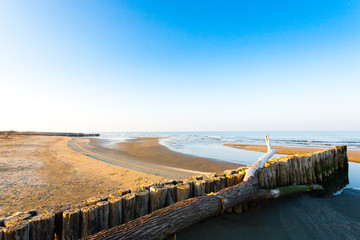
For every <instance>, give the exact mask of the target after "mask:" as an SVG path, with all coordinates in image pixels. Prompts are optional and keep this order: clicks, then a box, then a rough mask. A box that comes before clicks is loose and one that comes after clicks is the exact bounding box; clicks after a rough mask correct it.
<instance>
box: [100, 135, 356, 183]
mask: <svg viewBox="0 0 360 240" xmlns="http://www.w3.org/2000/svg"><path fill="white" fill-rule="evenodd" d="M266 133H267V132H260V131H258V132H108V133H101V137H100V138H103V139H107V141H105V142H104V144H105V145H107V147H110V148H111V147H112V146H113V145H114V144H115V143H117V142H123V141H128V140H129V139H132V138H135V137H140V136H141V137H167V138H164V139H161V140H160V144H162V145H164V146H166V147H168V148H169V149H171V150H173V151H177V152H181V153H185V154H191V155H195V156H200V157H207V158H213V159H217V160H219V161H229V162H235V163H241V164H246V165H250V164H252V163H254V162H255V161H256V160H257V159H258V158H259V157H261V156H262V155H263V153H259V152H252V151H246V150H241V149H235V148H230V147H226V146H224V145H223V144H227V143H230V144H231V143H234V144H236V143H238V144H265V138H264V136H265V134H266ZM268 133H269V138H270V141H271V143H272V144H274V145H283V146H295V147H314V148H316V147H326V148H330V147H333V146H336V145H347V146H348V149H357V150H360V131H301V132H300V131H274V132H268ZM278 156H279V155H276V156H275V157H278ZM349 179H350V184H349V185H348V187H351V188H357V189H360V164H357V163H350V167H349Z"/></svg>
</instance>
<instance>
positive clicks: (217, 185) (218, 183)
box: [212, 177, 221, 193]
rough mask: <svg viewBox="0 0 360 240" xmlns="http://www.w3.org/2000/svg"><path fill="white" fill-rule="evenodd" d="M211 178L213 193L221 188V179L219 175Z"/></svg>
mask: <svg viewBox="0 0 360 240" xmlns="http://www.w3.org/2000/svg"><path fill="white" fill-rule="evenodd" d="M212 180H213V181H214V193H216V192H218V191H220V190H221V180H220V177H213V178H212Z"/></svg>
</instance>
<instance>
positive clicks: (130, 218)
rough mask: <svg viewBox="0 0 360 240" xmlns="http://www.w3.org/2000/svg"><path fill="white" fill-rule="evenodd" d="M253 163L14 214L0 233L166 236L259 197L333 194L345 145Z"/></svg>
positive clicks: (8, 237)
mask: <svg viewBox="0 0 360 240" xmlns="http://www.w3.org/2000/svg"><path fill="white" fill-rule="evenodd" d="M254 165H255V164H254ZM254 165H253V166H254ZM253 166H248V167H240V168H238V169H231V170H226V171H224V172H223V173H213V174H209V175H207V176H201V175H195V176H193V177H190V178H187V179H184V180H183V181H167V182H163V183H154V184H151V185H149V186H143V187H141V188H140V189H136V190H128V189H121V190H119V191H118V192H117V193H112V194H110V195H109V196H97V197H93V198H90V199H88V200H87V201H86V202H83V203H79V204H74V205H69V204H58V205H54V206H51V207H49V208H48V209H47V213H43V214H38V213H37V211H31V212H27V213H16V214H13V215H12V216H9V217H7V218H4V219H0V240H13V239H30V240H33V239H34V240H35V239H64V240H65V239H79V238H86V239H165V238H166V237H168V236H170V235H172V234H175V233H176V232H179V231H181V230H183V229H184V228H186V227H188V226H190V225H192V224H195V223H197V222H199V221H202V220H204V219H206V218H208V217H211V216H216V215H219V214H222V213H224V212H225V211H226V212H235V213H242V212H245V211H247V210H248V208H249V206H250V205H252V204H254V203H257V202H259V201H263V200H265V199H271V198H277V197H281V196H286V195H289V194H294V193H297V192H303V191H314V190H316V191H315V193H316V194H321V195H324V194H331V193H328V192H327V191H328V190H330V191H331V192H336V191H339V190H340V189H342V188H343V187H345V186H346V184H348V159H347V148H346V146H338V147H335V148H332V149H328V150H323V151H320V152H315V153H312V154H304V155H293V156H285V157H280V158H276V159H270V160H268V161H266V162H265V164H264V165H263V166H260V168H259V169H255V171H254V174H253V175H252V176H250V177H249V173H250V172H251V171H250V170H249V169H253V170H254V168H253ZM244 179H245V181H244Z"/></svg>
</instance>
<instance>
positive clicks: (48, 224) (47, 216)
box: [29, 213, 55, 240]
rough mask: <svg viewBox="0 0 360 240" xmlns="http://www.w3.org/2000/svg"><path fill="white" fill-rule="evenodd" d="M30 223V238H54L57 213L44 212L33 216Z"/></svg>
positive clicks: (34, 239)
mask: <svg viewBox="0 0 360 240" xmlns="http://www.w3.org/2000/svg"><path fill="white" fill-rule="evenodd" d="M29 223H30V226H29V227H30V239H33V240H36V239H52V238H53V235H54V224H55V214H53V213H43V214H40V215H37V216H34V217H32V218H31V219H30V220H29Z"/></svg>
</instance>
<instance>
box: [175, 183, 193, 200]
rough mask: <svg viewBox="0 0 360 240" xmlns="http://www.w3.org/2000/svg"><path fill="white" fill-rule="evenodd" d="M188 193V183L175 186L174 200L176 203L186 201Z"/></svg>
mask: <svg viewBox="0 0 360 240" xmlns="http://www.w3.org/2000/svg"><path fill="white" fill-rule="evenodd" d="M189 192H190V185H189V184H188V183H180V184H176V199H177V201H178V202H180V201H182V200H185V199H188V198H189Z"/></svg>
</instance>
